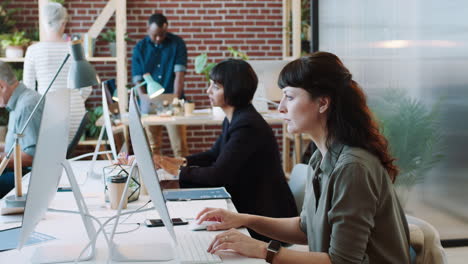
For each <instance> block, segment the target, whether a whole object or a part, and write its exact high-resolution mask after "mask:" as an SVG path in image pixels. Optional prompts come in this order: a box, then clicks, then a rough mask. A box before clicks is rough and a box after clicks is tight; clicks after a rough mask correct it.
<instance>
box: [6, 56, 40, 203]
mask: <svg viewBox="0 0 468 264" xmlns="http://www.w3.org/2000/svg"><path fill="white" fill-rule="evenodd" d="M40 98H41V96H40V95H39V94H38V93H37V92H36V91H34V90H32V89H28V88H26V86H25V85H24V84H23V83H20V82H18V80H17V79H16V77H15V74H14V73H13V70H12V69H11V67H10V66H9V65H8V64H7V63H5V62H2V61H0V107H5V108H6V109H7V110H8V112H10V114H9V121H8V132H7V135H6V139H5V145H3V146H0V159H1V160H3V158H4V157H5V156H6V155H7V153H8V151H10V149H11V147H12V146H13V145H14V142H15V134H16V133H20V132H21V129H22V128H23V126H24V124H25V123H26V120H27V119H28V117H29V115H30V114H31V113H32V110H33V109H34V106H36V104H37V102H38V101H39V99H40ZM42 109H43V105H41V106H39V108H38V110H37V112H36V113H35V114H34V116H33V118H32V120H31V122H30V123H29V125H28V126H27V127H26V130H25V131H24V134H23V137H21V138H20V140H19V143H20V146H21V160H22V166H23V167H30V166H31V165H32V161H33V157H34V153H35V151H36V141H37V136H38V133H39V126H40V124H41V118H42ZM13 157H14V155H11V158H10V161H9V162H8V165H7V167H6V169H5V171H4V172H3V173H2V175H0V199H1V198H3V196H5V194H7V193H8V192H9V191H10V190H11V189H13V187H15V183H14V172H13V166H14V159H13ZM23 172H25V171H23Z"/></svg>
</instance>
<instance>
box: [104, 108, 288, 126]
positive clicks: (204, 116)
mask: <svg viewBox="0 0 468 264" xmlns="http://www.w3.org/2000/svg"><path fill="white" fill-rule="evenodd" d="M262 116H263V118H264V119H265V121H266V122H267V123H268V124H270V125H277V124H282V123H283V119H282V118H281V116H280V114H279V113H278V111H276V110H270V111H269V112H268V113H263V114H262ZM223 120H224V117H215V116H213V115H212V114H211V113H195V114H194V115H192V116H169V117H162V116H158V115H155V114H149V115H142V117H141V122H142V123H143V126H156V125H220V124H221V123H222V122H223ZM117 123H122V124H124V125H128V114H123V115H122V119H120V120H118V121H117ZM103 124H104V120H103V119H102V117H100V118H99V119H98V120H97V121H96V125H97V126H102V125H103Z"/></svg>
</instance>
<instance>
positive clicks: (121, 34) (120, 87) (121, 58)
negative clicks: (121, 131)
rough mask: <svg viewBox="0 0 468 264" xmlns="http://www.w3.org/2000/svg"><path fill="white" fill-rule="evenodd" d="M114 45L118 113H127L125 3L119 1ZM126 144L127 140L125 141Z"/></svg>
mask: <svg viewBox="0 0 468 264" xmlns="http://www.w3.org/2000/svg"><path fill="white" fill-rule="evenodd" d="M115 27H116V45H117V91H118V97H119V110H120V113H121V114H123V113H126V112H127V105H128V92H127V87H126V84H127V43H126V42H125V33H126V32H127V1H126V0H120V1H118V2H117V5H116V17H115ZM126 142H128V141H127V139H126Z"/></svg>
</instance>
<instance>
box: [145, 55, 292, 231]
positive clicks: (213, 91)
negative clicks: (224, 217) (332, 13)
mask: <svg viewBox="0 0 468 264" xmlns="http://www.w3.org/2000/svg"><path fill="white" fill-rule="evenodd" d="M210 79H211V81H210V87H209V88H208V96H209V97H210V101H211V103H212V105H213V106H219V107H221V108H222V109H223V111H224V113H225V114H226V118H225V119H224V122H223V125H222V126H223V131H222V134H221V135H220V136H219V137H218V139H217V141H216V143H215V144H214V146H213V147H212V148H211V149H210V150H208V151H206V152H202V153H197V154H193V155H190V156H188V157H186V158H170V157H164V156H157V155H156V156H155V157H154V161H155V163H156V165H157V166H159V167H162V168H163V169H165V170H166V171H168V172H169V173H171V174H173V175H177V174H178V175H179V184H180V187H182V188H200V187H219V186H224V187H226V189H227V191H228V192H229V193H230V194H231V196H232V201H233V203H234V205H235V206H236V208H237V210H238V211H239V212H241V213H249V214H259V215H264V216H269V217H292V216H297V208H296V204H295V201H294V197H293V196H292V193H291V191H290V189H289V186H288V184H287V182H286V178H285V176H284V173H283V169H282V167H281V161H280V154H279V151H278V144H277V143H276V139H275V136H274V134H273V131H272V129H271V127H270V125H268V124H267V123H266V121H265V120H264V119H263V117H262V116H261V115H260V114H259V113H258V112H257V111H256V110H255V108H254V107H253V105H252V104H251V101H252V98H253V95H254V93H255V90H256V89H257V83H258V79H257V76H256V74H255V72H254V70H253V69H252V67H251V66H250V65H249V64H248V63H247V62H245V61H243V60H234V59H229V60H225V61H223V62H220V63H219V64H218V65H216V66H215V67H214V68H213V69H212V70H211V73H210ZM184 162H185V163H186V164H185V165H186V166H183V165H184V164H183V163H184ZM179 167H180V172H178V170H179ZM251 234H252V236H253V237H256V238H259V239H263V240H266V239H267V238H266V237H263V236H261V235H258V234H256V233H251Z"/></svg>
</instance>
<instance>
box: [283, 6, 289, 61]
mask: <svg viewBox="0 0 468 264" xmlns="http://www.w3.org/2000/svg"><path fill="white" fill-rule="evenodd" d="M290 12H291V7H290V2H289V0H283V59H284V58H286V57H289V56H290V54H289V53H290V49H289V36H290V35H289V34H290V32H289V25H288V21H289V19H290V17H291V16H290Z"/></svg>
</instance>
